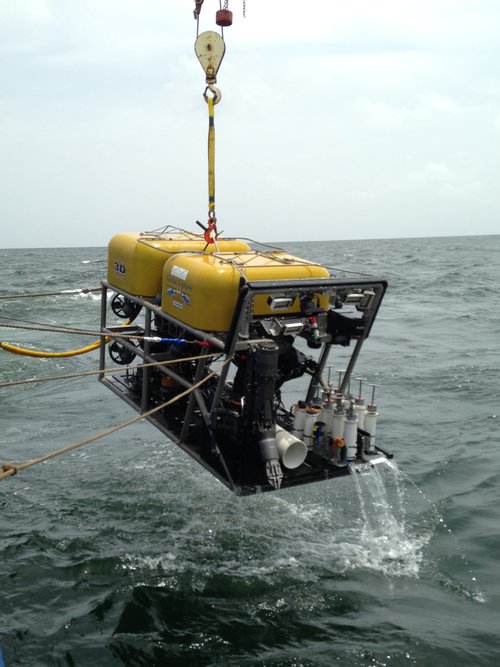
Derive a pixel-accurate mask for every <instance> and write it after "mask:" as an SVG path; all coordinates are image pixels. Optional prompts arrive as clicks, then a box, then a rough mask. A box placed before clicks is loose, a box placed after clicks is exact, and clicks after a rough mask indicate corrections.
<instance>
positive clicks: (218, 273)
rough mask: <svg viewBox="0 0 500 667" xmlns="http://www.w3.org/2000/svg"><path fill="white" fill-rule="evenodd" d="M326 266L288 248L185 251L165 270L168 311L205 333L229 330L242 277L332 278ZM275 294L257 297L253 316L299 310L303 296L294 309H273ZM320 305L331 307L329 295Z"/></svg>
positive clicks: (164, 307)
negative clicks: (233, 251)
mask: <svg viewBox="0 0 500 667" xmlns="http://www.w3.org/2000/svg"><path fill="white" fill-rule="evenodd" d="M329 277H330V274H329V272H328V270H327V269H326V268H325V267H324V266H321V265H320V264H315V263H314V262H308V261H307V260H304V259H300V258H298V257H294V256H293V255H289V254H287V253H284V252H273V253H262V252H258V251H250V252H243V253H239V254H234V253H217V254H211V255H206V254H200V255H195V254H183V255H176V256H174V257H171V258H170V259H169V260H168V261H167V262H166V263H165V266H164V269H163V288H162V306H161V307H162V310H163V311H164V312H165V313H167V314H169V315H171V316H173V317H175V318H177V319H179V320H182V321H183V322H185V323H186V324H188V325H189V326H192V327H194V328H196V329H202V330H204V331H218V332H224V331H228V330H229V327H230V324H231V320H232V317H233V313H234V309H235V306H236V301H237V298H238V293H239V289H240V282H241V280H242V279H243V280H248V281H250V282H254V281H259V280H272V281H276V282H279V281H280V280H287V281H290V280H291V281H297V283H299V284H300V281H301V280H308V279H318V278H329ZM268 296H269V295H265V294H262V295H258V296H256V297H255V298H254V303H253V315H255V316H271V315H288V314H299V313H300V312H301V308H300V300H299V298H298V297H297V298H295V299H294V301H293V303H292V304H291V306H290V307H289V308H286V309H283V310H280V312H279V313H277V312H275V311H273V310H272V309H271V306H270V305H269V304H268ZM317 301H318V304H319V307H321V308H323V309H324V310H327V309H328V301H329V299H328V295H317Z"/></svg>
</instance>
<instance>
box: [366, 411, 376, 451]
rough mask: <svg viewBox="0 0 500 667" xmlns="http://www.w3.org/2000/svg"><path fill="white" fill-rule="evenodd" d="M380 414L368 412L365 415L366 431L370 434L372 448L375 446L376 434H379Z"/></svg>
mask: <svg viewBox="0 0 500 667" xmlns="http://www.w3.org/2000/svg"><path fill="white" fill-rule="evenodd" d="M377 417H378V412H371V411H370V410H368V412H367V413H366V415H365V431H366V432H367V433H369V434H370V448H372V449H373V447H374V446H375V433H376V432H377Z"/></svg>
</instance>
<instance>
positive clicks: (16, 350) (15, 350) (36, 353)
mask: <svg viewBox="0 0 500 667" xmlns="http://www.w3.org/2000/svg"><path fill="white" fill-rule="evenodd" d="M109 340H110V339H109V338H106V343H107V342H109ZM100 344H101V341H100V340H98V341H96V342H95V343H92V344H91V345H86V346H85V347H81V348H79V349H78V350H69V351H68V352H41V351H40V350H28V349H26V348H25V347H18V346H17V345H11V344H10V343H0V347H1V348H2V350H5V351H6V352H12V354H22V355H24V356H25V357H42V358H46V357H75V356H76V355H77V354H85V353H87V352H92V350H96V349H97V348H98V347H99V346H100Z"/></svg>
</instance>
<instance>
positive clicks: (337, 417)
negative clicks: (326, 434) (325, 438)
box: [332, 412, 345, 440]
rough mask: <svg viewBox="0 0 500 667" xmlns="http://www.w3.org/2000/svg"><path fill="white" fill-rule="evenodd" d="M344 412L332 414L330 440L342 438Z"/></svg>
mask: <svg viewBox="0 0 500 667" xmlns="http://www.w3.org/2000/svg"><path fill="white" fill-rule="evenodd" d="M344 424H345V412H334V413H333V417H332V438H333V439H334V440H335V438H343V437H344Z"/></svg>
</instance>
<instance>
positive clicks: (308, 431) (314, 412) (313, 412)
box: [304, 408, 319, 449]
mask: <svg viewBox="0 0 500 667" xmlns="http://www.w3.org/2000/svg"><path fill="white" fill-rule="evenodd" d="M318 415H319V409H318V408H307V410H306V423H305V424H304V442H305V443H306V447H307V448H308V449H312V434H313V429H314V424H315V423H316V420H317V419H318Z"/></svg>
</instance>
